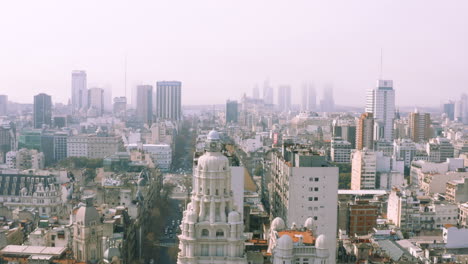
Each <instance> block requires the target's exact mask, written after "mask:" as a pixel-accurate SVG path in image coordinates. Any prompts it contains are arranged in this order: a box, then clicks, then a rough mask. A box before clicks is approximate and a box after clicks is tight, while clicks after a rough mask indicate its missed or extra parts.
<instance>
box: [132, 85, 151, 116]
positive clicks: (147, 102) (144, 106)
mask: <svg viewBox="0 0 468 264" xmlns="http://www.w3.org/2000/svg"><path fill="white" fill-rule="evenodd" d="M152 98H153V86H151V85H138V86H137V102H136V103H137V105H136V115H137V119H138V121H140V122H143V123H149V124H150V125H151V123H152V122H153V99H152Z"/></svg>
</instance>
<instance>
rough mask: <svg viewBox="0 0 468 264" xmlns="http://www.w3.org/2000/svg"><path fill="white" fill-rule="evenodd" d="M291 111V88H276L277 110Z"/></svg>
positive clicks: (283, 86)
mask: <svg viewBox="0 0 468 264" xmlns="http://www.w3.org/2000/svg"><path fill="white" fill-rule="evenodd" d="M290 109H291V86H289V85H280V86H279V87H278V110H279V111H281V112H284V111H289V110H290Z"/></svg>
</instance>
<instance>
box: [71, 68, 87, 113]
mask: <svg viewBox="0 0 468 264" xmlns="http://www.w3.org/2000/svg"><path fill="white" fill-rule="evenodd" d="M86 78H87V77H86V72H85V71H72V84H71V85H72V91H71V92H72V96H71V102H72V108H73V111H74V112H75V111H79V110H81V109H82V108H85V109H86V108H87V107H88V102H87V100H88V89H87V80H86Z"/></svg>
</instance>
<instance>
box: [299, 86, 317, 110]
mask: <svg viewBox="0 0 468 264" xmlns="http://www.w3.org/2000/svg"><path fill="white" fill-rule="evenodd" d="M301 95H302V97H301V111H315V110H316V107H317V98H316V94H315V87H314V86H313V85H312V84H310V83H304V84H303V85H302V94H301Z"/></svg>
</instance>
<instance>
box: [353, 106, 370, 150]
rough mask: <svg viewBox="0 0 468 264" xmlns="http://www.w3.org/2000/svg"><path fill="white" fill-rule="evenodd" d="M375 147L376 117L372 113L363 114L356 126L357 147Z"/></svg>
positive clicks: (359, 148)
mask: <svg viewBox="0 0 468 264" xmlns="http://www.w3.org/2000/svg"><path fill="white" fill-rule="evenodd" d="M373 147H374V117H373V114H372V113H364V114H362V115H361V116H360V117H359V119H358V122H357V127H356V149H358V150H361V149H364V148H368V149H373Z"/></svg>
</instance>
